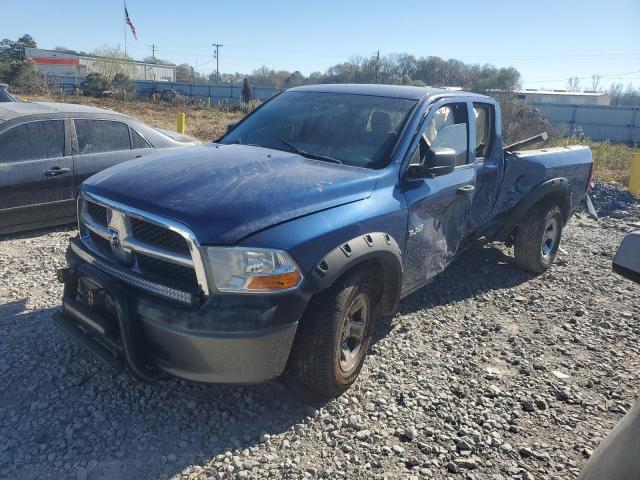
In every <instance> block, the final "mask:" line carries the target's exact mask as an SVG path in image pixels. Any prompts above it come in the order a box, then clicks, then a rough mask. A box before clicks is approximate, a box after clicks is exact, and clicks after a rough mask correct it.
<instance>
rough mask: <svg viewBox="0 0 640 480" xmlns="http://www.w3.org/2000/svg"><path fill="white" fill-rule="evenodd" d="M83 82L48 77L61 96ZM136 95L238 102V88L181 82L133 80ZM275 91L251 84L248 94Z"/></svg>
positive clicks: (259, 97)
mask: <svg viewBox="0 0 640 480" xmlns="http://www.w3.org/2000/svg"><path fill="white" fill-rule="evenodd" d="M83 81H84V77H66V76H57V75H48V76H47V82H48V84H49V86H50V87H52V88H57V89H59V90H60V91H61V92H62V93H63V94H65V95H70V94H72V93H74V92H75V91H76V90H77V89H78V88H79V87H80V85H81V84H82V82H83ZM133 83H134V84H135V86H136V94H137V95H138V97H142V98H145V99H148V98H152V97H153V98H155V99H164V100H168V101H169V100H172V99H175V98H180V97H184V98H186V99H188V100H189V101H197V102H202V103H205V104H207V105H215V104H228V103H232V104H235V103H240V102H241V99H242V85H241V84H240V85H232V84H213V85H208V84H205V85H202V84H195V83H182V82H156V81H153V80H134V81H133ZM278 91H279V89H278V88H276V87H273V86H269V85H252V86H251V93H252V96H253V98H254V99H257V100H263V101H264V100H268V99H269V98H271V97H272V96H273V95H275V94H276V93H278Z"/></svg>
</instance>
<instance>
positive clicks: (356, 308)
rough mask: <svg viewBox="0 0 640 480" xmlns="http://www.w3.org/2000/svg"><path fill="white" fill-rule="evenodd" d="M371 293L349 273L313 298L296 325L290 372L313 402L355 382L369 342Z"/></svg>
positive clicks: (368, 284)
mask: <svg viewBox="0 0 640 480" xmlns="http://www.w3.org/2000/svg"><path fill="white" fill-rule="evenodd" d="M374 301H375V296H374V288H373V282H372V279H371V276H370V275H369V274H368V272H364V271H363V272H354V273H351V274H348V275H347V276H345V277H343V278H342V279H340V280H338V281H337V282H336V284H335V285H333V286H332V287H331V288H329V289H328V290H327V291H325V292H322V293H321V294H320V295H318V296H316V297H314V299H313V300H312V301H311V303H310V304H309V307H308V308H307V312H306V313H305V315H304V317H303V318H302V320H301V322H300V326H299V327H298V333H297V334H296V340H295V342H294V345H293V349H292V351H291V357H290V359H289V368H290V372H291V373H292V374H293V376H294V377H295V378H296V380H297V381H299V382H300V383H301V384H302V385H303V386H304V387H306V388H307V389H310V390H311V391H312V393H313V394H314V396H315V397H317V398H333V397H337V396H339V395H341V394H342V393H344V392H345V391H346V390H347V389H348V388H349V387H350V386H351V384H352V383H353V382H354V381H355V380H356V378H357V377H358V374H359V373H360V370H361V369H362V365H363V363H364V359H365V357H366V354H367V350H368V349H369V344H370V343H371V334H372V331H373V319H374V312H373V310H374V307H375V304H374Z"/></svg>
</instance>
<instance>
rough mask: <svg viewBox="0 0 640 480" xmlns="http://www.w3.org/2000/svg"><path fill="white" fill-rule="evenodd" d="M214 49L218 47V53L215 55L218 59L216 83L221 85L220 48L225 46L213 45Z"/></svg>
mask: <svg viewBox="0 0 640 480" xmlns="http://www.w3.org/2000/svg"><path fill="white" fill-rule="evenodd" d="M212 45H213V46H214V47H216V51H215V53H214V56H215V59H216V83H220V47H222V46H223V45H222V44H221V43H213V44H212Z"/></svg>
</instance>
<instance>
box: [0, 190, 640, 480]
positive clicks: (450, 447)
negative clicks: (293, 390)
mask: <svg viewBox="0 0 640 480" xmlns="http://www.w3.org/2000/svg"><path fill="white" fill-rule="evenodd" d="M595 193H598V194H599V196H600V198H601V199H602V201H599V202H597V204H596V207H597V208H599V210H600V211H601V212H604V213H606V214H610V215H613V216H611V217H605V218H602V219H601V220H600V221H599V222H595V221H593V220H590V219H587V218H586V217H584V216H582V217H574V219H573V220H572V221H571V223H570V224H569V226H568V227H567V229H566V230H565V236H564V240H563V244H562V249H563V250H562V251H561V253H560V254H559V257H558V259H557V260H556V262H555V264H554V265H553V267H552V268H551V269H550V270H549V271H548V272H547V273H545V274H543V275H541V276H537V277H535V276H532V275H530V274H528V273H525V272H523V271H521V270H519V269H517V268H516V267H515V266H514V265H513V262H512V259H511V257H510V256H509V253H510V252H509V251H508V249H504V248H502V247H499V246H494V245H488V246H478V247H474V248H473V249H471V250H468V251H467V252H465V253H464V254H462V255H461V256H460V258H459V259H458V260H457V261H456V262H455V263H454V264H453V265H452V266H451V267H450V268H449V269H448V270H447V271H445V272H444V273H443V274H442V275H440V276H439V277H438V278H437V279H436V280H435V282H434V283H433V284H431V285H430V286H428V287H426V288H424V289H422V290H421V291H419V292H417V293H415V294H413V295H412V296H410V297H408V298H406V299H405V300H403V301H402V303H401V305H400V312H399V313H398V315H396V316H395V318H393V319H388V320H382V321H381V322H380V324H379V326H378V331H377V333H376V342H375V344H374V345H373V346H372V348H371V352H370V355H369V358H368V360H367V362H366V364H365V368H364V369H363V371H362V374H361V376H360V379H359V380H358V382H357V383H356V384H355V385H354V387H353V388H352V389H351V390H350V391H349V392H348V393H347V394H345V395H344V396H343V397H341V398H339V399H337V400H334V401H331V402H329V403H326V404H314V405H309V404H304V403H301V402H299V401H297V400H296V399H295V398H293V397H292V395H291V394H290V392H289V391H288V390H287V389H286V388H285V387H284V386H283V385H282V384H280V383H279V382H270V383H267V384H263V385H255V386H219V385H199V384H192V383H187V382H183V381H178V380H169V381H165V382H162V383H158V384H155V385H144V384H142V383H140V382H139V381H137V380H136V379H134V378H132V377H131V375H130V374H129V373H127V372H125V373H122V374H119V375H114V374H113V373H112V372H111V371H110V370H109V369H108V368H106V367H103V366H102V365H101V364H100V363H99V362H97V361H96V360H94V359H92V358H90V357H88V356H87V355H86V354H85V353H84V352H83V351H82V350H81V349H80V347H78V346H76V345H75V344H74V343H73V342H72V340H70V339H68V338H67V337H66V336H64V335H63V334H62V333H61V332H59V331H58V330H57V329H56V328H55V327H54V326H53V324H52V322H51V314H52V313H53V312H54V311H55V310H56V309H57V308H58V306H59V303H60V297H61V294H62V289H61V287H60V286H59V285H58V284H57V283H56V281H55V280H54V272H55V269H56V268H57V267H60V266H62V265H63V263H64V250H65V248H66V244H67V238H68V237H69V236H71V235H73V234H74V233H75V232H74V230H72V229H57V230H47V231H40V232H35V233H31V234H26V235H20V236H14V237H13V238H5V239H4V240H0V379H1V383H0V417H1V418H2V421H1V422H0V477H1V478H12V479H14V478H20V479H22V478H29V479H31V478H33V479H49V478H51V479H66V478H71V479H78V480H80V479H93V480H95V479H111V478H116V479H136V480H141V479H156V478H189V479H200V478H267V477H268V478H287V479H293V478H305V477H308V478H349V479H354V478H363V479H365V478H366V479H369V478H393V479H396V478H454V479H458V478H468V479H471V478H476V479H480V478H496V479H499V478H520V479H533V478H574V477H575V476H576V475H577V473H578V472H579V470H580V468H581V466H582V465H583V463H584V462H585V461H586V459H587V458H588V457H589V455H590V454H591V452H592V451H593V450H594V449H595V448H596V446H597V445H598V443H599V442H600V441H601V440H602V439H603V438H604V436H605V435H606V434H607V432H608V431H609V430H610V429H611V428H612V427H613V426H614V425H615V423H616V422H617V421H618V420H619V419H620V418H621V417H622V416H623V414H624V413H625V411H626V410H627V409H628V408H629V407H630V406H631V405H632V404H633V402H634V400H635V397H636V395H637V392H638V391H639V387H640V378H639V377H640V375H639V373H640V347H639V345H640V342H639V340H640V328H639V321H640V304H639V302H638V299H639V298H640V287H639V286H637V285H635V284H632V283H631V282H629V281H627V280H624V279H622V278H619V277H618V276H616V275H615V274H613V273H612V272H611V259H612V254H613V253H614V252H615V250H616V248H617V246H618V244H619V243H620V240H621V239H622V237H623V235H624V233H626V232H629V231H631V230H633V229H638V228H640V205H638V204H630V203H628V199H627V198H626V197H624V196H623V194H621V193H620V191H619V189H618V188H616V187H610V186H606V185H605V186H599V187H598V189H597V191H596V192H595ZM595 196H596V197H597V196H598V195H595ZM623 197H624V198H623ZM617 202H621V203H617ZM619 211H624V212H626V213H625V214H622V213H619ZM614 212H618V213H615V214H614ZM614 216H615V217H622V218H613V217H614Z"/></svg>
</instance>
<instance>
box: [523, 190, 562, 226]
mask: <svg viewBox="0 0 640 480" xmlns="http://www.w3.org/2000/svg"><path fill="white" fill-rule="evenodd" d="M541 204H545V205H557V206H558V207H559V208H560V211H561V212H562V222H563V224H566V223H567V220H569V213H570V208H571V207H570V205H571V204H570V201H569V195H568V194H567V193H564V192H551V193H549V194H547V195H545V196H544V197H542V198H541V199H540V200H538V201H537V202H536V203H534V204H533V205H532V206H531V208H530V209H529V210H528V211H527V213H529V212H530V211H531V210H533V209H534V208H536V207H538V206H539V205H541Z"/></svg>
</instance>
